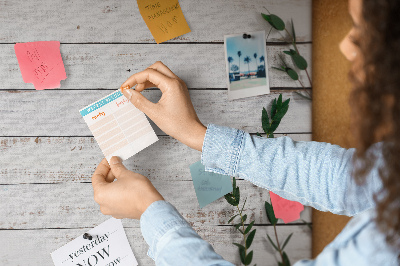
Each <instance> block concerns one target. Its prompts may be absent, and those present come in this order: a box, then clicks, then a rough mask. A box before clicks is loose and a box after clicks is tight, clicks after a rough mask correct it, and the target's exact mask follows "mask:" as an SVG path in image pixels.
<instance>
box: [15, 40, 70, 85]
mask: <svg viewBox="0 0 400 266" xmlns="http://www.w3.org/2000/svg"><path fill="white" fill-rule="evenodd" d="M14 50H15V54H16V56H17V59H18V64H19V68H20V70H21V74H22V78H23V79H24V82H25V83H33V85H34V86H35V89H37V90H44V89H54V88H60V81H61V80H64V79H66V78H67V74H66V73H65V68H64V63H63V61H62V58H61V53H60V42H57V41H45V42H27V43H16V44H15V45H14Z"/></svg>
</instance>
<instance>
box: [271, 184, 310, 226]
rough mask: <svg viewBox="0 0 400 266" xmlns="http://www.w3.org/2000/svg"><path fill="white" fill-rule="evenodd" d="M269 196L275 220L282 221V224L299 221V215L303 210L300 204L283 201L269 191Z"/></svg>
mask: <svg viewBox="0 0 400 266" xmlns="http://www.w3.org/2000/svg"><path fill="white" fill-rule="evenodd" d="M269 195H270V197H271V204H272V207H273V208H274V213H275V217H276V218H279V219H282V220H283V222H284V223H290V222H293V221H296V220H298V219H300V213H301V212H302V211H303V210H304V206H303V205H302V204H301V203H299V202H296V201H290V200H287V199H284V198H282V197H280V196H278V195H276V194H275V193H273V192H271V191H270V192H269Z"/></svg>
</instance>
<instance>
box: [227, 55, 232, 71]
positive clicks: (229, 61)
mask: <svg viewBox="0 0 400 266" xmlns="http://www.w3.org/2000/svg"><path fill="white" fill-rule="evenodd" d="M232 62H233V58H232V56H229V57H228V63H229V69H231V63H232Z"/></svg>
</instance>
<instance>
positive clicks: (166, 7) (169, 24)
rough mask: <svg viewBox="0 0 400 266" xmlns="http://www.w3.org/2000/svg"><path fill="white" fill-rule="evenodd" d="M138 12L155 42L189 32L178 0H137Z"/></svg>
mask: <svg viewBox="0 0 400 266" xmlns="http://www.w3.org/2000/svg"><path fill="white" fill-rule="evenodd" d="M137 3H138V7H139V11H140V14H141V15H142V17H143V20H144V22H146V25H147V27H148V28H149V30H150V32H151V34H152V35H153V37H154V39H155V40H156V42H157V43H162V42H165V41H168V40H170V39H172V38H175V37H178V36H181V35H183V34H186V33H188V32H190V28H189V25H188V24H187V22H186V19H185V17H184V16H183V13H182V9H181V7H180V5H179V2H178V0H137Z"/></svg>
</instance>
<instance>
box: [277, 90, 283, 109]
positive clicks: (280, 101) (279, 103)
mask: <svg viewBox="0 0 400 266" xmlns="http://www.w3.org/2000/svg"><path fill="white" fill-rule="evenodd" d="M276 104H277V108H278V110H279V109H280V107H281V106H282V93H281V94H279V97H278V102H277V103H276Z"/></svg>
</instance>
